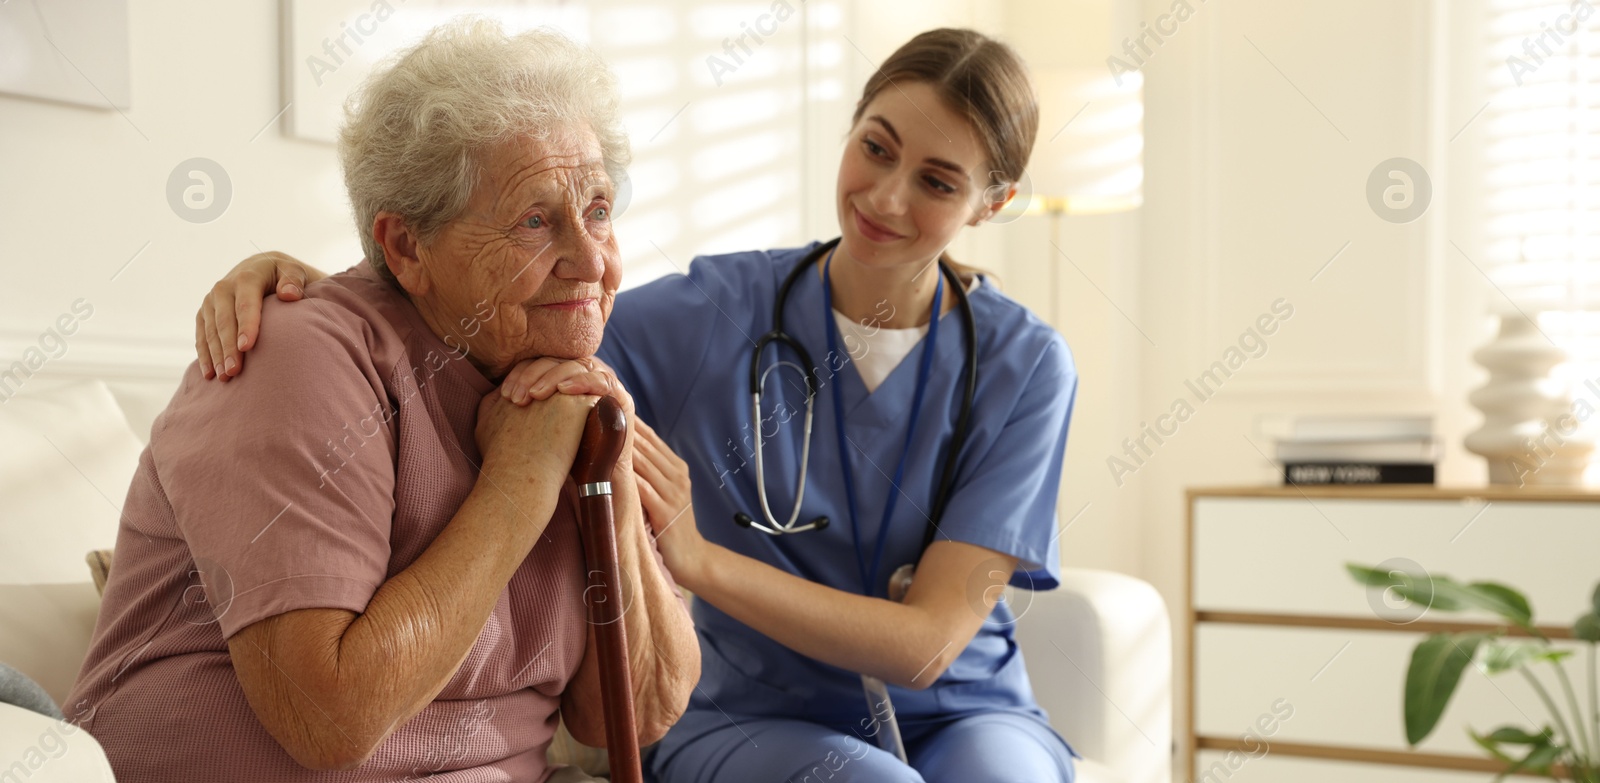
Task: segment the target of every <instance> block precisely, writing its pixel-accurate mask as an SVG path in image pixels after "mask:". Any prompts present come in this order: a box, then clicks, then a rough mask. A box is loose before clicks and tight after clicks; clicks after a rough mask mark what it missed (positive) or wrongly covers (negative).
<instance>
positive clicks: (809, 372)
mask: <svg viewBox="0 0 1600 783" xmlns="http://www.w3.org/2000/svg"><path fill="white" fill-rule="evenodd" d="M838 245H839V240H838V239H837V238H835V239H833V240H831V241H829V242H826V243H824V244H822V245H820V246H818V247H817V248H816V249H814V250H812V251H811V252H810V253H807V254H806V256H805V258H802V259H800V263H798V264H796V265H795V267H794V269H793V270H791V271H790V272H789V276H788V277H787V278H785V279H784V281H783V285H782V286H780V287H779V288H778V296H777V302H776V304H775V305H774V307H773V311H772V331H770V332H767V333H766V334H764V335H762V336H761V337H760V338H759V339H757V340H756V343H755V347H754V348H753V349H751V352H750V411H751V416H752V421H753V422H756V424H757V426H755V427H752V429H753V430H754V433H753V436H754V441H755V444H754V445H755V468H756V495H757V497H758V499H759V500H760V503H761V515H762V517H763V518H764V520H765V522H758V521H756V520H755V519H753V518H752V517H751V516H750V515H749V514H746V513H744V512H742V511H741V512H738V513H736V514H734V515H733V521H734V522H736V523H738V524H739V526H740V527H747V528H754V529H756V530H759V531H761V532H763V533H766V534H768V535H774V536H778V535H784V534H788V533H804V532H806V531H808V530H822V529H824V528H826V527H827V526H828V518H827V517H825V516H819V517H815V518H813V519H811V520H810V521H809V522H806V523H805V524H796V523H797V522H798V521H799V519H800V507H801V505H802V504H803V503H804V501H805V492H806V465H807V463H809V462H810V458H811V430H812V425H813V423H814V422H815V409H816V397H817V377H816V376H817V369H816V367H817V366H816V364H814V363H813V362H812V361H811V354H810V352H808V351H807V350H806V348H805V346H804V345H801V344H800V341H799V340H797V339H795V338H794V337H793V336H791V335H790V334H789V333H788V332H785V331H784V330H783V312H784V304H785V302H786V301H787V300H788V298H789V292H790V291H791V290H792V289H793V288H794V285H795V283H796V282H798V281H799V280H800V276H801V275H802V274H804V273H805V271H806V270H807V269H809V268H810V267H811V265H812V264H815V263H817V262H818V261H820V260H822V259H823V258H824V257H827V256H829V255H830V254H831V253H832V252H833V250H834V248H836V247H838ZM939 270H940V271H941V272H942V273H943V274H944V277H945V279H946V280H949V281H950V287H951V289H952V290H954V291H955V292H956V301H957V302H958V304H959V305H960V307H961V314H962V321H963V323H962V327H963V330H962V331H963V336H964V337H965V340H966V383H965V385H964V388H963V389H962V395H961V412H960V414H959V415H957V417H956V429H955V436H954V437H953V438H952V439H951V441H950V450H949V451H948V452H947V453H946V454H945V459H944V469H943V471H942V473H941V476H940V479H939V488H938V491H937V492H936V493H935V495H934V501H933V513H932V514H931V515H929V517H928V526H927V529H926V530H925V531H924V532H923V536H922V548H923V549H927V547H928V544H931V543H933V536H934V534H935V532H936V531H937V529H938V523H939V519H940V517H941V516H942V515H943V513H944V507H945V504H946V503H947V502H948V501H949V499H950V494H951V491H952V489H953V488H954V486H953V485H954V482H955V472H956V458H957V456H958V455H959V454H960V453H961V447H962V445H963V444H964V443H965V442H966V439H967V435H968V434H969V430H970V428H971V424H972V422H971V418H972V397H973V394H974V393H975V392H976V391H977V388H978V340H977V336H976V335H977V329H976V322H975V321H974V320H973V316H972V303H971V302H969V301H968V300H967V291H966V288H965V287H964V286H963V285H962V284H961V278H960V277H958V276H957V275H956V273H955V271H954V270H952V269H951V268H950V267H949V266H948V265H946V264H945V263H944V261H943V260H942V259H941V260H940V261H939ZM941 287H942V286H941ZM823 289H824V298H825V299H827V300H830V301H829V302H828V309H829V310H830V312H828V313H826V314H825V328H827V329H828V336H829V342H830V344H831V343H832V342H833V340H832V338H833V330H834V324H833V313H832V312H831V310H832V303H831V299H832V295H831V292H830V291H828V285H827V283H826V281H824V284H823ZM936 295H937V292H936ZM937 321H938V314H937V313H935V314H934V315H933V316H931V317H930V318H929V330H930V339H929V341H928V342H929V345H928V346H927V348H930V349H931V347H932V343H933V337H932V335H935V334H936V332H935V331H934V330H936V329H937V328H938V325H937ZM774 343H776V344H777V345H778V346H780V347H786V348H788V349H789V350H791V351H793V352H794V353H795V354H796V355H797V356H798V357H799V359H800V367H801V369H802V371H803V374H804V375H805V383H806V404H805V417H804V418H803V420H802V425H801V427H802V433H801V437H802V440H801V442H800V444H801V445H800V475H799V477H798V483H797V484H796V490H795V498H794V508H793V509H792V510H791V511H790V512H789V518H788V519H787V520H786V521H784V522H779V521H778V520H777V516H776V515H775V514H773V513H772V507H771V505H770V503H769V501H768V498H767V474H766V464H765V462H764V461H763V458H762V445H763V438H762V436H761V430H762V428H761V426H759V423H760V421H761V386H762V383H763V381H765V380H766V375H767V373H769V372H771V371H772V370H773V369H775V368H776V367H777V366H778V365H774V366H773V367H771V368H768V369H767V371H766V372H763V371H762V369H761V354H762V352H763V351H764V350H766V347H767V346H768V345H771V344H774ZM831 347H832V346H831V345H830V349H831ZM919 386H920V384H919ZM837 388H838V387H837V386H836V387H835V390H837ZM914 424H915V422H913V426H914ZM840 453H841V454H847V453H848V452H846V451H844V450H842V449H841V451H840ZM895 483H896V484H897V485H898V483H899V482H898V481H897V482H895ZM890 497H891V498H893V497H894V494H893V493H891V495H890ZM880 541H881V539H880Z"/></svg>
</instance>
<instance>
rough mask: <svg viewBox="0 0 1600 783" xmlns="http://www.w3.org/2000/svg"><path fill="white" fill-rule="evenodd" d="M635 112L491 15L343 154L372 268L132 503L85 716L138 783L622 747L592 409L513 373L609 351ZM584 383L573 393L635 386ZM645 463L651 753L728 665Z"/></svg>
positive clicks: (411, 56) (329, 298) (531, 758)
mask: <svg viewBox="0 0 1600 783" xmlns="http://www.w3.org/2000/svg"><path fill="white" fill-rule="evenodd" d="M617 105H618V104H617V99H616V93H615V88H614V85H613V80H612V77H611V75H610V74H609V72H608V71H607V70H606V68H605V67H604V65H602V64H601V63H600V62H599V60H598V59H597V58H596V57H595V56H593V55H592V54H591V53H589V52H588V51H586V50H584V49H582V48H581V47H579V46H577V45H575V44H573V43H571V42H569V41H567V40H565V39H563V38H561V37H559V36H557V35H554V34H550V33H543V32H532V33H526V34H522V35H518V36H515V37H507V36H505V35H503V34H502V33H501V32H500V30H499V28H498V27H495V26H493V25H492V24H488V23H483V22H471V23H463V24H458V25H454V26H451V27H447V28H444V29H442V30H439V31H436V32H435V33H433V34H432V35H430V36H429V37H428V38H427V39H426V40H425V41H423V42H422V43H421V44H419V45H418V46H417V47H415V48H414V49H412V50H411V51H410V52H408V53H406V54H405V55H404V56H403V57H402V58H401V59H400V60H398V61H397V62H396V63H395V64H394V65H393V66H392V67H390V68H388V69H387V70H385V71H382V72H380V73H378V74H376V75H375V76H374V77H373V78H372V80H371V81H369V82H368V84H367V85H366V87H365V88H364V92H363V93H362V95H361V96H359V98H358V100H357V101H356V102H355V103H353V104H352V107H351V109H350V112H349V115H348V117H347V120H346V125H345V127H344V130H343V133H342V135H341V138H340V146H339V153H340V157H341V160H342V162H343V165H344V171H345V179H346V184H347V187H348V189H349V193H350V200H351V202H352V203H353V205H354V210H355V214H356V221H357V227H358V229H359V231H360V234H361V238H362V243H363V245H364V247H365V250H366V254H367V259H368V261H369V262H370V265H362V266H358V267H355V268H352V269H350V270H348V271H346V272H344V273H342V274H339V275H335V276H333V277H330V278H328V279H327V280H325V281H321V282H319V283H317V284H315V285H312V286H309V287H308V288H307V290H306V291H305V292H304V294H305V296H306V298H308V299H309V300H310V303H311V304H312V305H313V306H310V307H304V306H301V307H295V306H289V305H276V304H268V305H267V307H266V310H265V313H264V319H265V320H266V321H267V322H270V323H271V327H272V328H271V331H270V336H269V337H266V338H264V339H262V340H260V341H259V344H258V345H257V346H256V347H255V349H254V351H253V352H252V353H251V355H250V361H251V362H252V363H253V365H254V366H253V371H252V372H251V373H250V374H249V376H248V377H239V378H236V379H234V380H233V381H232V382H231V383H228V384H226V385H222V384H213V383H205V382H204V381H203V380H202V378H201V373H200V372H199V371H192V372H190V373H188V374H187V375H186V377H185V380H184V383H183V385H182V387H181V388H180V390H179V391H178V393H177V395H176V396H175V397H174V398H173V400H172V403H171V404H170V405H169V406H168V408H167V410H166V412H165V413H163V414H162V416H161V418H160V419H159V420H158V421H157V422H156V424H155V427H154V429H153V432H152V435H151V441H150V447H149V448H148V449H146V450H145V452H144V455H143V457H142V458H141V460H140V463H139V470H138V473H137V475H136V476H135V478H134V481H133V485H132V487H131V489H130V490H129V492H128V497H127V503H126V506H125V508H124V513H123V516H122V527H121V531H120V534H119V536H118V540H117V550H116V562H115V565H114V567H113V569H112V571H111V578H110V582H109V584H108V585H107V588H106V594H105V604H104V606H103V608H102V610H101V613H100V618H99V623H98V625H97V627H96V629H95V635H94V640H93V644H92V649H91V650H90V653H89V657H88V660H87V661H86V663H85V664H84V668H83V671H82V674H81V675H80V677H79V681H78V684H77V687H76V688H75V689H74V692H73V694H72V695H71V697H70V700H69V702H68V711H69V713H71V714H73V715H74V716H75V718H76V720H78V721H79V722H80V723H81V724H82V725H83V726H85V727H86V728H88V729H89V731H90V732H91V733H93V734H94V736H95V737H96V738H97V739H98V740H99V741H100V743H101V744H102V745H103V746H104V747H105V750H106V753H107V755H108V756H109V757H110V760H111V763H112V766H113V768H114V769H115V772H116V775H117V779H118V780H119V781H121V783H140V782H141V781H151V782H152V783H156V782H159V783H174V782H176V781H205V782H206V783H212V782H214V781H222V780H227V781H397V780H406V779H412V778H420V777H430V776H431V778H432V779H434V780H439V781H490V780H495V781H509V780H515V781H542V780H545V779H547V778H548V777H549V776H550V774H551V771H550V770H548V769H547V768H546V764H545V752H546V749H547V746H548V745H549V742H550V740H551V738H552V735H553V734H554V732H555V730H556V726H557V721H558V716H559V718H560V719H563V720H565V722H566V725H567V726H568V727H569V729H570V730H571V732H572V733H573V735H574V736H575V737H576V738H577V739H578V740H580V741H582V742H585V743H588V744H591V745H602V744H604V729H603V723H602V716H601V715H600V714H599V704H600V700H599V698H598V690H599V684H598V673H597V661H596V657H595V654H594V645H593V644H591V643H590V640H591V638H592V634H591V633H589V628H588V626H587V625H586V623H585V619H584V618H585V614H584V603H583V596H582V592H583V589H584V584H585V575H584V572H583V563H582V558H581V553H580V545H579V538H578V533H577V530H576V526H575V523H574V519H573V512H572V506H573V504H572V502H571V501H572V495H571V494H570V490H569V489H567V488H566V478H567V474H568V471H569V470H570V467H571V464H572V462H573V459H574V455H575V453H576V450H577V445H578V440H579V436H580V432H581V430H582V427H583V423H584V420H585V418H586V416H587V412H588V410H589V408H590V407H591V406H592V405H593V403H594V400H595V398H594V397H589V396H582V395H566V394H563V395H556V396H554V397H551V398H550V399H548V400H545V401H542V402H539V403H537V404H535V405H532V406H528V407H527V408H519V407H517V406H515V405H512V404H511V403H509V402H507V401H505V400H503V399H502V397H501V395H500V394H498V393H496V392H497V389H496V382H497V380H498V379H499V378H501V377H502V376H503V375H504V374H505V373H506V372H507V371H508V370H510V369H511V368H512V366H513V365H515V364H516V363H517V362H519V361H522V360H525V359H532V358H536V357H551V358H554V359H562V360H567V359H575V358H577V357H586V356H589V355H592V354H593V353H594V351H595V349H596V348H597V347H598V346H599V344H600V338H601V330H602V328H603V326H604V324H605V321H606V318H607V316H608V315H609V314H610V311H611V306H612V301H613V296H614V294H615V292H616V289H617V284H618V279H619V261H618V253H617V248H616V244H615V240H614V239H613V237H612V233H611V230H610V225H609V223H608V210H609V199H610V198H611V195H612V194H611V181H612V178H611V177H610V176H609V175H608V172H617V171H620V169H621V167H622V166H623V165H625V164H626V162H627V160H626V158H627V155H628V151H627V140H626V138H625V137H624V135H623V133H622V131H621V130H620V126H619V122H618V109H617ZM583 361H587V360H583ZM583 361H571V362H565V363H563V364H561V365H560V368H559V369H558V370H557V372H559V373H560V374H561V375H562V376H563V377H564V380H566V381H568V383H567V384H566V386H565V387H564V388H568V389H571V388H575V387H584V386H585V385H587V387H589V388H593V389H605V388H608V385H609V384H610V379H609V378H607V377H605V376H603V375H601V374H600V373H597V372H593V371H591V370H589V369H588V367H587V365H586V364H584V363H583ZM619 388H620V387H619ZM626 451H627V452H628V453H631V449H629V450H626ZM623 459H624V461H625V462H624V464H622V465H619V466H618V470H617V471H616V476H617V477H618V478H617V479H616V485H617V487H616V496H615V502H616V504H617V509H618V512H617V516H618V522H617V524H618V526H619V529H618V541H619V546H618V548H619V550H620V552H619V554H620V558H621V568H622V570H623V572H624V573H625V574H626V575H627V576H628V577H629V579H627V580H626V581H627V584H626V585H625V590H626V592H627V595H625V598H626V600H628V601H629V602H630V603H629V604H628V610H627V612H626V614H625V622H626V623H627V626H626V628H627V634H628V640H629V646H630V654H631V659H632V666H633V676H634V682H633V690H634V694H635V700H636V705H637V710H638V714H639V733H640V741H641V742H642V743H649V742H653V741H654V740H656V739H658V738H659V737H660V736H661V735H662V734H663V733H664V732H665V731H666V728H667V727H668V726H669V725H671V724H672V723H673V721H674V720H675V719H676V718H677V717H678V716H679V715H680V714H681V713H682V711H683V709H684V708H685V705H686V703H687V701H688V696H689V691H690V690H691V689H692V687H693V684H694V681H695V679H696V677H697V676H698V674H699V670H700V663H699V648H698V645H697V642H696V640H695V637H694V630H693V628H692V626H691V624H690V621H689V619H688V614H687V612H686V610H685V608H684V606H683V603H682V601H681V600H680V598H679V597H678V595H677V592H676V589H675V587H674V585H673V584H672V582H671V580H670V578H669V577H668V575H667V574H666V573H665V572H664V569H663V568H662V567H661V565H660V561H659V559H658V556H657V554H656V552H655V550H654V548H653V542H652V540H651V538H650V536H649V535H648V533H647V532H646V528H645V526H644V524H643V522H642V517H641V512H640V505H639V500H638V495H637V491H636V488H635V486H634V482H633V471H632V468H631V465H630V464H628V463H627V462H626V461H627V460H629V459H631V457H630V456H628V454H627V453H625V456H624V458H623Z"/></svg>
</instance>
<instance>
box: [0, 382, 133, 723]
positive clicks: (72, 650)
mask: <svg viewBox="0 0 1600 783" xmlns="http://www.w3.org/2000/svg"><path fill="white" fill-rule="evenodd" d="M0 444H5V448H4V449H0V661H4V662H6V663H8V664H10V665H12V666H14V667H16V668H17V669H18V670H20V671H22V673H24V674H26V675H28V676H29V677H32V678H33V679H35V680H37V681H38V682H39V684H40V685H43V686H44V689H45V690H46V691H47V692H49V694H50V695H51V696H52V697H53V698H55V700H56V701H57V702H58V703H59V702H61V701H62V700H64V699H65V698H66V695H67V691H68V690H69V689H70V688H71V687H72V682H73V680H74V678H76V677H77V674H78V668H79V666H80V665H82V662H83V657H84V654H85V653H86V652H87V650H88V646H89V636H90V634H91V633H92V632H93V631H94V621H95V614H96V613H97V612H98V610H99V603H100V602H99V597H98V595H97V594H96V593H95V589H94V585H93V584H92V582H91V581H90V577H89V570H88V566H87V565H86V564H85V563H84V559H83V558H84V555H85V554H86V553H87V552H88V551H89V550H91V549H110V548H111V547H112V546H114V545H115V543H116V539H117V523H118V520H119V518H120V517H121V511H120V507H121V506H122V503H123V500H124V498H125V497H126V496H127V493H128V485H129V484H130V483H131V482H132V480H133V473H134V470H135V469H136V468H137V466H138V462H139V454H140V452H141V451H142V450H143V446H142V445H141V444H140V442H139V438H138V437H137V436H135V435H134V433H133V431H132V430H131V429H130V428H129V427H128V422H127V421H126V420H125V419H124V418H123V415H122V411H121V409H120V408H119V407H118V405H117V402H116V400H115V399H114V398H113V397H112V395H111V392H110V391H109V390H108V389H107V388H106V385H105V384H104V383H101V382H99V381H78V382H71V383H54V384H47V383H45V382H43V381H37V382H31V383H29V385H28V387H27V388H26V389H25V390H24V392H23V393H21V394H18V395H17V396H15V397H12V398H10V399H8V400H6V401H5V402H4V403H3V404H0Z"/></svg>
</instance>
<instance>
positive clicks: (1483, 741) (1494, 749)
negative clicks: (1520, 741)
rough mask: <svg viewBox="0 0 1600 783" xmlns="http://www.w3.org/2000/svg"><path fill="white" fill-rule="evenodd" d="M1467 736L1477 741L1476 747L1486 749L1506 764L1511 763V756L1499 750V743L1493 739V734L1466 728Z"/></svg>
mask: <svg viewBox="0 0 1600 783" xmlns="http://www.w3.org/2000/svg"><path fill="white" fill-rule="evenodd" d="M1467 736H1469V737H1471V738H1472V741H1473V742H1476V743H1478V747H1480V748H1483V749H1484V750H1486V751H1488V752H1489V755H1491V756H1494V757H1495V758H1496V759H1499V760H1500V761H1503V762H1505V763H1507V764H1510V763H1512V759H1511V757H1510V756H1507V755H1506V754H1505V751H1502V750H1500V745H1499V743H1497V742H1495V740H1494V739H1493V737H1494V735H1493V734H1479V733H1477V732H1475V731H1473V730H1472V729H1467ZM1507 744H1513V743H1507Z"/></svg>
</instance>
